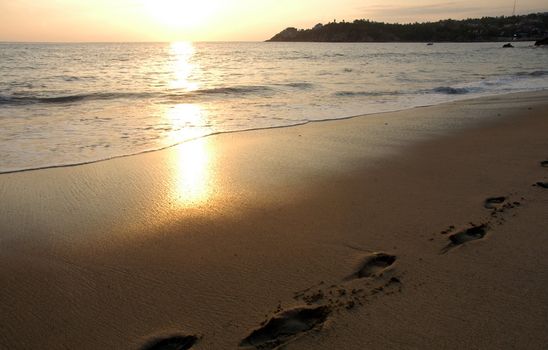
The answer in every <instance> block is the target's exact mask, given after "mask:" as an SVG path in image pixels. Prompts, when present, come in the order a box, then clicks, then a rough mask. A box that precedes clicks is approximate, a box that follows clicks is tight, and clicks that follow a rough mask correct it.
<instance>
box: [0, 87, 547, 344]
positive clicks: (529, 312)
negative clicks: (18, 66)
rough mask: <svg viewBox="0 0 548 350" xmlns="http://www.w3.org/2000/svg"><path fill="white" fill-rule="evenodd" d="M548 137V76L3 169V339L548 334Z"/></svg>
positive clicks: (456, 339) (468, 340)
mask: <svg viewBox="0 0 548 350" xmlns="http://www.w3.org/2000/svg"><path fill="white" fill-rule="evenodd" d="M547 135H548V92H534V93H523V94H513V95H505V96H497V97H486V98H481V99H475V100H467V101H459V102H453V103H448V104H444V105H439V106H430V107H422V108H415V109H411V110H406V111H401V112H394V113H385V114H379V115H370V116H363V117H356V118H351V119H347V120H338V121H326V122H318V123H310V124H307V125H302V126H296V127H289V128H278V129H269V130H255V131H249V132H239V133H232V134H222V135H215V136H211V137H206V138H203V139H200V140H196V141H192V142H188V143H185V144H182V145H180V146H176V147H173V148H170V149H167V150H163V151H158V152H151V153H146V154H141V155H136V156H130V157H124V158H119V159H113V160H109V161H103V162H98V163H93V164H87V165H81V166H74V167H64V168H54V169H44V170H37V171H27V172H20V173H11V174H3V175H0V198H1V199H2V200H1V201H0V281H2V288H1V289H0V348H2V349H4V348H5V349H30V348H40V349H67V348H68V349H144V348H147V349H173V348H175V349H187V348H192V349H237V348H240V347H241V348H255V347H260V346H263V347H265V348H272V347H275V346H278V345H282V346H284V349H367V348H372V349H402V348H405V349H415V348H416V349H426V348H444V349H463V348H470V349H509V348H522V349H542V348H545V344H548V330H547V328H546V321H547V320H548V293H546V289H547V288H548V257H547V256H548V254H546V246H547V243H548V231H547V229H546V228H547V227H548V189H545V188H543V187H542V185H543V184H545V182H547V181H548V167H547V166H543V165H546V164H542V163H541V162H543V161H547V160H548V137H547ZM537 183H539V184H537ZM533 185H534V186H533Z"/></svg>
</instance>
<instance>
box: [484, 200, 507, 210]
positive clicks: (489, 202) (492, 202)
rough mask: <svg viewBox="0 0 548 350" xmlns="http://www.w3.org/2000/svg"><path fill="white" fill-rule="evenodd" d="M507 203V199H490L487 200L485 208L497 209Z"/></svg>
mask: <svg viewBox="0 0 548 350" xmlns="http://www.w3.org/2000/svg"><path fill="white" fill-rule="evenodd" d="M504 201H506V197H489V198H487V199H486V200H485V202H484V204H483V206H484V207H485V208H486V209H496V208H498V207H499V205H500V204H502V203H504Z"/></svg>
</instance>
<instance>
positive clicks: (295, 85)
mask: <svg viewBox="0 0 548 350" xmlns="http://www.w3.org/2000/svg"><path fill="white" fill-rule="evenodd" d="M278 85H280V86H288V87H292V88H298V89H310V88H312V87H314V84H311V83H287V84H278Z"/></svg>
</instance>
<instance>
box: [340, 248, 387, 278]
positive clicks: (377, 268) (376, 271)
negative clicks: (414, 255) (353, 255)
mask: <svg viewBox="0 0 548 350" xmlns="http://www.w3.org/2000/svg"><path fill="white" fill-rule="evenodd" d="M394 262H396V257H395V256H394V255H390V254H386V253H374V254H371V255H369V256H367V257H366V258H365V259H364V261H363V262H362V264H361V267H360V268H359V270H358V271H356V272H355V273H354V274H352V275H351V276H350V277H349V278H350V279H352V278H365V277H372V276H379V275H381V274H382V273H383V272H384V270H386V269H387V268H388V267H390V266H392V264H394Z"/></svg>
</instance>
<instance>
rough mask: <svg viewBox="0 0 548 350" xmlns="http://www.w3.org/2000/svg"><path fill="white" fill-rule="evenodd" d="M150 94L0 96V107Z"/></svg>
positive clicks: (124, 97)
mask: <svg viewBox="0 0 548 350" xmlns="http://www.w3.org/2000/svg"><path fill="white" fill-rule="evenodd" d="M150 97H153V94H151V93H130V92H122V93H120V92H110V93H89V94H74V95H61V96H37V95H34V96H17V95H15V96H14V95H10V96H6V95H0V105H30V104H39V103H44V104H64V103H74V102H81V101H86V100H115V99H128V98H150Z"/></svg>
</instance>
